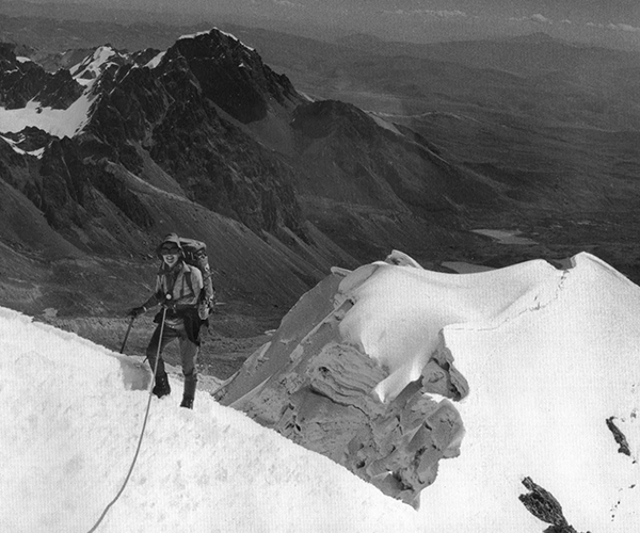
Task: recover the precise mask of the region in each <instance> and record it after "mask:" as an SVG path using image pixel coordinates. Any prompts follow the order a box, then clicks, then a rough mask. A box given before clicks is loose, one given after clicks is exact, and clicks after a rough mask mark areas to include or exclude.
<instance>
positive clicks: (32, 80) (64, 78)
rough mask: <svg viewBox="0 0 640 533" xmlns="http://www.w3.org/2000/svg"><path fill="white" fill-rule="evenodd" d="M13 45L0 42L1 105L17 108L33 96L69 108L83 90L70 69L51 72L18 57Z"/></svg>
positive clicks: (23, 105) (58, 106) (56, 106)
mask: <svg viewBox="0 0 640 533" xmlns="http://www.w3.org/2000/svg"><path fill="white" fill-rule="evenodd" d="M14 49H15V46H14V45H10V44H6V43H0V106H3V107H5V108H7V109H18V108H21V107H25V106H26V104H27V102H29V101H30V100H32V99H34V100H37V101H38V102H39V103H40V105H41V106H44V107H51V108H53V109H66V108H67V107H68V106H69V105H70V104H71V103H72V102H74V101H75V100H76V99H77V98H78V97H79V96H80V95H81V94H82V87H81V86H80V84H78V83H77V82H76V81H75V80H74V79H73V77H72V76H71V74H70V73H69V71H67V70H59V71H58V72H56V73H55V74H50V73H48V72H45V70H44V69H43V68H42V67H41V66H40V65H37V64H36V63H33V62H32V61H18V59H17V57H16V55H15V52H14Z"/></svg>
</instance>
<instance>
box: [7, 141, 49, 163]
mask: <svg viewBox="0 0 640 533" xmlns="http://www.w3.org/2000/svg"><path fill="white" fill-rule="evenodd" d="M0 139H2V140H3V141H4V142H6V143H7V144H8V145H9V146H11V148H12V149H13V151H14V152H15V153H17V154H20V155H31V156H33V157H36V158H38V159H40V158H41V157H42V155H43V154H44V148H38V149H37V150H30V151H27V150H23V149H22V148H20V147H19V146H18V144H19V143H18V142H16V141H14V140H12V139H10V138H9V137H5V136H3V135H0Z"/></svg>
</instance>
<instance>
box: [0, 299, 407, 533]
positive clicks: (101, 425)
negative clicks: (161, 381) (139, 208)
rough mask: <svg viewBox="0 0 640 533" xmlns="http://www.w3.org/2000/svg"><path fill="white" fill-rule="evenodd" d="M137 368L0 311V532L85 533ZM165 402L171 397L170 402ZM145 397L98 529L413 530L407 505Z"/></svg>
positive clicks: (239, 419) (118, 445)
mask: <svg viewBox="0 0 640 533" xmlns="http://www.w3.org/2000/svg"><path fill="white" fill-rule="evenodd" d="M148 381H149V374H148V371H147V370H146V369H145V368H143V367H141V366H140V363H139V361H134V360H133V359H131V358H128V357H125V356H118V355H116V354H114V353H111V352H108V351H107V350H105V349H103V348H100V347H98V346H96V345H94V344H92V343H90V342H88V341H84V340H82V339H80V338H79V337H77V336H76V335H74V334H71V333H65V332H62V331H59V330H56V329H54V328H51V327H48V326H44V325H39V324H34V323H31V321H30V319H29V318H27V317H25V316H23V315H20V314H18V313H16V312H13V311H9V310H7V309H0V464H2V468H1V469H0V502H2V504H1V505H0V531H3V532H7V533H8V532H11V533H39V532H42V533H53V532H60V533H62V532H64V533H86V532H87V531H89V530H90V528H91V527H92V526H93V525H94V523H95V522H96V520H97V519H98V517H99V516H100V513H101V512H102V511H103V509H104V508H105V506H106V505H107V504H108V503H109V502H110V501H111V500H112V499H113V498H114V496H115V495H116V493H117V492H118V490H119V489H120V487H121V486H122V483H123V481H124V478H125V475H126V473H127V471H128V468H129V466H130V464H131V461H132V459H133V456H134V452H135V448H136V445H137V442H138V437H139V434H140V429H141V425H142V420H143V415H144V411H145V407H146V402H147V392H146V390H145V387H146V385H147V384H148ZM174 396H175V397H174ZM180 396H181V390H180V385H179V384H178V383H175V385H174V393H173V395H172V396H171V397H168V398H166V399H163V400H162V401H160V400H157V399H154V400H153V402H152V405H151V413H150V418H149V422H148V425H147V428H146V432H145V436H144V439H143V442H142V449H141V452H140V455H139V457H138V460H137V463H136V465H135V468H134V470H133V474H132V477H131V479H130V481H129V483H128V485H127V486H126V488H125V490H124V492H123V493H122V496H121V497H120V499H119V500H118V501H117V502H116V503H115V505H114V506H113V507H112V508H111V510H110V511H109V513H108V514H107V515H106V517H105V519H104V521H103V522H102V523H101V525H100V526H99V528H98V529H97V531H99V532H104V533H109V532H111V533H122V532H149V533H151V532H153V533H160V532H170V533H179V532H189V533H199V532H201V533H213V532H218V533H230V532H246V531H256V532H257V531H259V532H273V533H281V532H285V533H286V532H292V533H294V532H295V533H298V532H300V531H314V532H327V533H329V532H336V531H340V532H346V533H348V532H356V531H357V532H362V533H371V532H379V533H386V532H388V531H392V530H395V529H396V528H397V530H399V531H403V532H405V531H407V532H417V531H419V528H418V526H417V524H418V517H417V515H416V514H415V513H414V512H413V510H411V509H410V508H408V507H406V506H404V505H402V504H401V503H399V502H395V501H393V500H391V499H389V498H386V497H385V496H383V495H381V494H380V493H379V492H378V491H377V490H376V489H375V488H374V487H372V486H370V485H367V484H366V483H364V482H362V481H361V480H359V479H358V478H357V477H355V476H353V475H352V474H350V473H348V472H347V471H345V470H344V469H343V468H341V467H340V466H338V465H335V464H334V463H332V462H331V461H329V460H328V459H326V458H325V457H322V456H320V455H317V454H314V453H312V452H309V451H307V450H304V449H303V448H300V447H298V446H296V445H294V444H293V443H291V442H289V441H287V440H286V439H284V438H283V437H281V436H279V435H277V434H276V433H275V432H273V431H270V430H267V429H264V428H262V427H260V426H259V425H258V424H256V423H255V422H253V421H251V420H249V419H248V418H247V417H246V416H244V415H243V414H241V413H238V412H237V411H235V410H233V409H229V408H225V407H222V406H220V405H218V404H216V403H215V402H214V401H213V400H212V399H211V398H210V397H208V396H207V395H206V394H205V393H199V394H198V397H197V403H196V406H195V411H189V410H186V409H181V408H180V407H179V406H178V400H179V397H180Z"/></svg>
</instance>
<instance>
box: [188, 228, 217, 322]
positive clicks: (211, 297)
mask: <svg viewBox="0 0 640 533" xmlns="http://www.w3.org/2000/svg"><path fill="white" fill-rule="evenodd" d="M180 247H181V248H182V259H183V260H184V262H185V263H186V264H187V265H190V266H192V267H195V268H197V269H198V270H200V272H201V273H202V281H203V285H204V287H203V289H202V291H201V292H200V294H199V295H198V315H199V316H200V319H201V320H207V318H208V317H209V314H210V313H211V311H212V310H213V308H214V305H215V303H214V302H215V297H216V290H215V287H214V286H213V281H212V280H211V268H210V267H209V258H208V257H207V245H206V244H205V243H203V242H201V241H196V240H195V239H187V238H184V237H180ZM186 281H187V284H188V285H189V288H190V289H191V292H193V285H192V283H191V276H190V275H187V276H186Z"/></svg>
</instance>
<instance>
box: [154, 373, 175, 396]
mask: <svg viewBox="0 0 640 533" xmlns="http://www.w3.org/2000/svg"><path fill="white" fill-rule="evenodd" d="M151 392H153V394H155V395H156V396H157V397H158V398H162V397H163V396H166V395H167V394H171V387H170V386H169V378H168V376H167V373H166V372H163V373H162V374H158V375H156V386H155V387H153V390H152V391H151Z"/></svg>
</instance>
